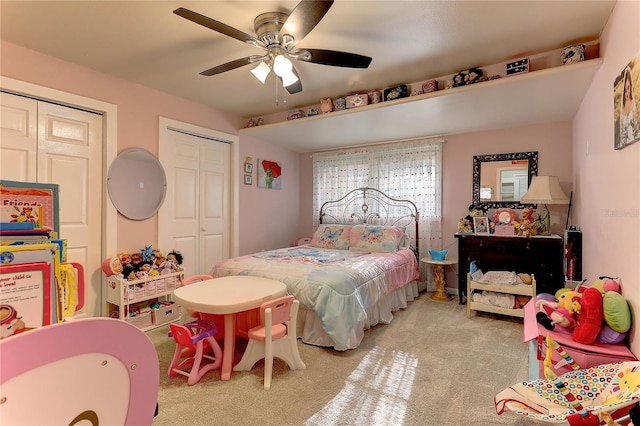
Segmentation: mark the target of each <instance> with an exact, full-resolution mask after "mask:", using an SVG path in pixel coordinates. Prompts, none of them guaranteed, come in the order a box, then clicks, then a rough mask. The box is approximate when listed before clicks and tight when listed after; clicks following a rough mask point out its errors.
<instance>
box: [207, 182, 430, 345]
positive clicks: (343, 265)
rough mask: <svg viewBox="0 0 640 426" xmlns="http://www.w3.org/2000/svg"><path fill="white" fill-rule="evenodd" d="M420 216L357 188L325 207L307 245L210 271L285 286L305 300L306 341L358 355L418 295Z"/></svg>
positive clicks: (410, 206)
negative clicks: (372, 331)
mask: <svg viewBox="0 0 640 426" xmlns="http://www.w3.org/2000/svg"><path fill="white" fill-rule="evenodd" d="M418 218H419V215H418V209H417V208H416V205H415V204H414V203H413V202H411V201H410V200H398V199H394V198H391V197H389V196H387V195H385V194H384V193H383V192H381V191H379V190H377V189H374V188H359V189H356V190H353V191H350V192H348V193H347V194H345V195H344V196H343V197H341V198H340V199H338V200H335V201H328V202H326V203H324V204H323V205H322V207H321V208H320V212H319V219H320V225H319V226H318V228H317V229H316V230H315V232H314V234H313V238H311V240H310V241H309V243H307V244H303V245H299V246H294V247H285V248H281V249H277V250H271V251H264V252H260V253H254V254H250V255H245V256H240V257H236V258H232V259H227V260H224V261H222V262H220V263H218V264H216V265H215V266H214V267H213V268H212V270H211V272H210V273H211V275H212V276H214V277H224V276H230V275H252V276H259V277H264V278H270V279H275V280H278V281H281V282H283V283H285V284H286V285H287V289H288V292H289V294H291V295H293V296H295V298H296V299H297V300H299V301H300V311H299V314H298V323H297V326H298V328H297V331H298V336H299V337H300V338H301V339H302V341H303V342H305V343H308V344H312V345H316V346H323V347H332V348H334V349H335V350H338V351H344V350H347V349H354V348H357V347H358V345H359V344H360V342H361V341H362V338H363V337H364V331H365V330H367V329H368V328H370V327H372V326H374V325H377V324H388V323H389V322H391V320H392V319H393V312H395V311H397V310H398V309H401V308H406V307H407V305H408V302H410V301H412V300H413V299H414V298H415V297H416V296H417V295H418V280H419V277H420V273H419V268H418V258H419V244H418Z"/></svg>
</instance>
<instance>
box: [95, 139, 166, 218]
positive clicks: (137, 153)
mask: <svg viewBox="0 0 640 426" xmlns="http://www.w3.org/2000/svg"><path fill="white" fill-rule="evenodd" d="M107 191H108V192H109V198H111V202H112V203H113V205H114V206H115V208H116V209H117V210H118V212H120V214H122V215H123V216H125V217H127V218H129V219H133V220H144V219H148V218H150V217H151V216H153V215H154V214H156V212H157V211H158V209H160V206H161V205H162V202H163V201H164V196H165V194H166V191H167V178H166V175H165V174H164V168H163V167H162V164H160V161H158V159H157V158H156V157H155V156H154V155H153V154H151V153H150V152H149V151H147V150H145V149H142V148H130V149H126V150H124V151H122V152H121V153H120V154H118V156H117V157H116V158H115V159H114V160H113V162H112V163H111V166H110V167H109V173H108V174H107Z"/></svg>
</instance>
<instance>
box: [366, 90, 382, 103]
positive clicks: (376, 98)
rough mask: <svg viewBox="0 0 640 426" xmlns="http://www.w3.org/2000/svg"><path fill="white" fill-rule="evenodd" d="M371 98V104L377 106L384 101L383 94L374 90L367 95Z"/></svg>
mask: <svg viewBox="0 0 640 426" xmlns="http://www.w3.org/2000/svg"><path fill="white" fill-rule="evenodd" d="M367 95H368V96H369V103H370V104H377V103H378V102H380V101H381V100H382V93H380V91H379V90H374V91H373V92H369V93H368V94H367Z"/></svg>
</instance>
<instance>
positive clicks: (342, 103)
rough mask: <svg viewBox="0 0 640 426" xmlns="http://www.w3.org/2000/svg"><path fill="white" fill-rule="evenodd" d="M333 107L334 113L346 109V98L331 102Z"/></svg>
mask: <svg viewBox="0 0 640 426" xmlns="http://www.w3.org/2000/svg"><path fill="white" fill-rule="evenodd" d="M333 107H334V108H335V110H336V111H343V110H345V109H347V99H346V98H338V99H336V100H335V101H334V102H333Z"/></svg>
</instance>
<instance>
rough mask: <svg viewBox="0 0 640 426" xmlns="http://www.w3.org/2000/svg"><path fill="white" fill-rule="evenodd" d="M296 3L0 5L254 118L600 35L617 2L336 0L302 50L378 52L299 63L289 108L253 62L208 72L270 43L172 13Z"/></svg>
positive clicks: (4, 26)
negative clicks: (297, 88)
mask: <svg viewBox="0 0 640 426" xmlns="http://www.w3.org/2000/svg"><path fill="white" fill-rule="evenodd" d="M297 3H298V2H297V1H271V0H265V1H186V2H176V1H149V0H147V1H25V0H20V1H7V0H2V1H0V31H1V37H2V39H3V40H6V41H9V42H11V43H14V44H17V45H20V46H24V47H27V48H29V49H33V50H36V51H40V52H43V53H45V54H47V55H51V56H54V57H58V58H61V59H64V60H66V61H70V62H74V63H77V64H80V65H83V66H87V67H89V68H92V69H95V70H97V71H100V72H103V73H105V74H109V75H112V76H115V77H119V78H123V79H126V80H130V81H133V82H136V83H139V84H142V85H145V86H148V87H151V88H155V89H158V90H161V91H164V92H168V93H171V94H174V95H177V96H181V97H184V98H187V99H191V100H193V101H196V102H200V103H202V104H206V105H210V106H212V107H215V108H218V109H221V110H224V111H228V112H231V113H234V114H237V115H240V116H243V117H256V116H261V115H267V114H270V113H274V112H278V111H284V110H287V109H291V108H292V107H294V106H306V105H313V104H316V103H318V100H319V99H320V98H322V97H327V96H331V97H337V96H340V95H345V94H349V93H355V92H358V91H362V90H364V91H367V90H370V89H373V88H378V89H382V88H385V87H389V86H392V85H394V84H400V83H411V82H417V81H422V80H425V79H428V78H430V77H437V76H443V75H448V74H452V73H454V72H457V71H459V70H466V69H468V68H470V67H473V66H484V65H488V64H494V63H498V62H500V61H503V60H505V59H509V58H517V57H520V56H525V55H530V54H535V53H539V52H545V51H549V50H553V49H557V48H560V47H563V46H566V45H568V44H571V43H573V42H578V41H590V40H594V39H597V38H598V37H599V35H600V32H601V31H602V29H603V28H604V26H605V24H606V21H607V18H608V17H609V14H610V12H611V10H612V8H613V6H614V4H615V1H614V0H606V1H517V0H513V1H366V0H337V1H336V2H335V3H334V4H333V6H332V7H331V9H330V10H329V12H328V13H327V14H326V15H325V17H324V19H322V21H321V22H320V23H319V24H318V25H317V26H316V27H315V28H314V29H313V31H311V33H310V34H309V35H308V36H307V37H306V38H304V39H303V40H302V41H297V46H298V47H303V48H304V47H307V48H320V49H331V50H341V51H347V52H353V53H358V54H362V55H367V56H371V57H373V61H372V63H371V65H370V67H369V68H368V69H365V70H358V69H346V68H338V67H329V66H324V65H317V64H312V63H303V62H295V67H296V69H297V71H298V74H299V75H300V78H301V80H302V85H303V88H304V90H303V92H301V93H299V94H296V95H288V97H287V104H286V105H283V103H282V102H280V105H279V106H276V105H275V94H276V88H275V78H274V77H273V74H271V75H270V77H269V78H268V79H267V83H266V85H264V86H263V85H262V84H260V83H259V82H258V81H257V80H256V79H255V78H254V77H253V76H252V75H251V73H250V72H249V70H250V69H251V66H245V67H242V68H238V69H235V70H232V71H229V72H226V73H223V74H220V75H215V76H211V77H205V76H202V75H200V74H199V73H200V72H201V71H203V70H205V69H208V68H211V67H213V66H216V65H219V64H222V63H225V62H229V61H232V60H234V59H239V58H242V57H245V56H249V55H257V54H262V50H259V49H257V48H255V47H252V46H249V45H245V44H243V43H242V42H240V41H238V40H235V39H232V38H229V37H227V36H224V35H222V34H219V33H216V32H214V31H212V30H210V29H207V28H205V27H202V26H200V25H197V24H195V23H193V22H190V21H188V20H186V19H184V18H181V17H179V16H177V15H174V14H173V10H174V9H176V8H178V7H185V8H188V9H191V10H193V11H196V12H198V13H201V14H203V15H206V16H209V17H211V18H213V19H215V20H217V21H221V22H223V23H226V24H227V25H230V26H232V27H235V28H237V29H239V30H241V31H243V32H245V33H248V34H251V35H254V34H255V33H254V30H253V20H254V18H255V16H257V15H258V14H260V13H263V12H269V11H282V12H289V11H291V10H292V9H293V8H294V7H295V6H296V5H297ZM51 72H55V70H51ZM280 93H281V94H282V90H280ZM281 96H282V95H281Z"/></svg>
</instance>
